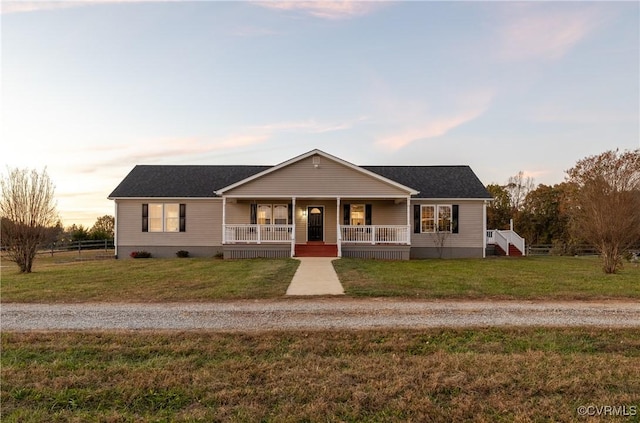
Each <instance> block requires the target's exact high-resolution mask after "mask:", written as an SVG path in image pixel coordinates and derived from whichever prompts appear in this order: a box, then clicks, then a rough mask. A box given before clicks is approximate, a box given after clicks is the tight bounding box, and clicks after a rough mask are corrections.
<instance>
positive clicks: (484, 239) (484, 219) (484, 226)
mask: <svg viewBox="0 0 640 423" xmlns="http://www.w3.org/2000/svg"><path fill="white" fill-rule="evenodd" d="M486 257H487V200H484V201H483V202H482V258H486Z"/></svg>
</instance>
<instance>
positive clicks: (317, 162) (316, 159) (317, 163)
mask: <svg viewBox="0 0 640 423" xmlns="http://www.w3.org/2000/svg"><path fill="white" fill-rule="evenodd" d="M312 162H313V166H314V167H318V166H320V156H313V158H312Z"/></svg>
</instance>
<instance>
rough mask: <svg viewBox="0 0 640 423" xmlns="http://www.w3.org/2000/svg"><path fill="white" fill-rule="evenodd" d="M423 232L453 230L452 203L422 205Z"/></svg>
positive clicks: (421, 225) (421, 226)
mask: <svg viewBox="0 0 640 423" xmlns="http://www.w3.org/2000/svg"><path fill="white" fill-rule="evenodd" d="M420 229H421V232H423V233H424V232H451V231H452V208H451V206H450V205H441V204H438V205H422V207H421V216H420Z"/></svg>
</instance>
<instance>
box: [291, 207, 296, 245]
mask: <svg viewBox="0 0 640 423" xmlns="http://www.w3.org/2000/svg"><path fill="white" fill-rule="evenodd" d="M291 209H292V210H291V257H294V256H295V255H296V197H291Z"/></svg>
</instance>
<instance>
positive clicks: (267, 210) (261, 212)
mask: <svg viewBox="0 0 640 423" xmlns="http://www.w3.org/2000/svg"><path fill="white" fill-rule="evenodd" d="M258 225H271V204H258Z"/></svg>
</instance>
